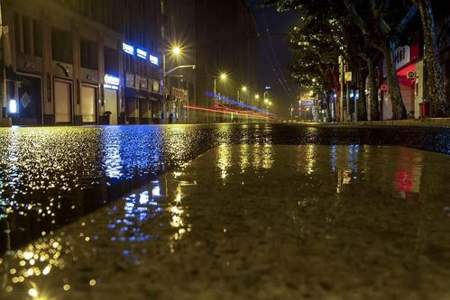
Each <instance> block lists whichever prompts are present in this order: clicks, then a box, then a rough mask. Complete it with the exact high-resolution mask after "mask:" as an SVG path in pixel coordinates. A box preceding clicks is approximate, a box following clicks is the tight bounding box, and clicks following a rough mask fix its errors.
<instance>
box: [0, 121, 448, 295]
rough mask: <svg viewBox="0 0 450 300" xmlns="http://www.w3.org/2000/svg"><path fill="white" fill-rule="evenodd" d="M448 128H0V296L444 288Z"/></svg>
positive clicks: (430, 291) (441, 291) (419, 291)
mask: <svg viewBox="0 0 450 300" xmlns="http://www.w3.org/2000/svg"><path fill="white" fill-rule="evenodd" d="M448 134H449V133H448V130H440V129H430V130H429V131H425V130H423V129H418V128H416V129H400V128H398V129H392V128H389V129H367V128H366V129H331V128H327V129H320V128H307V127H297V126H283V125H265V124H259V125H217V126H195V125H191V126H130V127H98V128H97V127H92V128H71V127H68V128H29V129H27V128H24V129H20V128H14V129H3V130H0V166H1V169H0V192H1V193H0V223H1V228H2V232H1V234H2V235H1V237H0V241H1V245H0V247H1V248H0V250H1V252H3V253H4V255H3V256H2V258H0V275H2V276H1V277H0V299H31V298H35V299H107V298H109V299H449V298H450V285H449V284H448V281H449V278H450V198H449V195H450V185H449V184H448V178H449V175H450V171H449V170H450V157H449V156H448V155H446V154H445V153H447V154H450V151H449V149H450V147H449V144H450V143H449V142H448V141H450V139H448ZM402 145H403V146H402ZM404 146H411V147H415V148H420V149H426V150H433V151H436V152H442V153H443V154H439V153H433V152H430V151H422V150H418V149H413V148H407V147H404ZM199 155H200V156H199ZM139 186H143V187H139ZM138 187H139V188H138ZM118 198H121V199H119V200H115V199H118Z"/></svg>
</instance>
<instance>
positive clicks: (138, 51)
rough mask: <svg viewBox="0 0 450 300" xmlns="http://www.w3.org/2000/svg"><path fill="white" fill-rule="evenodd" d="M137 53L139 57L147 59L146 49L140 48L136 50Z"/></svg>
mask: <svg viewBox="0 0 450 300" xmlns="http://www.w3.org/2000/svg"><path fill="white" fill-rule="evenodd" d="M136 54H137V56H138V57H139V58H142V59H147V51H144V50H142V49H139V48H138V49H137V50H136Z"/></svg>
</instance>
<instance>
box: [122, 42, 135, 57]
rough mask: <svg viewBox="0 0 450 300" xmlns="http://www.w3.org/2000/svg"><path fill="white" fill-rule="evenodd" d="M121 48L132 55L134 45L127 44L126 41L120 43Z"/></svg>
mask: <svg viewBox="0 0 450 300" xmlns="http://www.w3.org/2000/svg"><path fill="white" fill-rule="evenodd" d="M122 49H123V51H124V52H125V53H128V54H130V55H134V47H133V46H131V45H128V44H127V43H122Z"/></svg>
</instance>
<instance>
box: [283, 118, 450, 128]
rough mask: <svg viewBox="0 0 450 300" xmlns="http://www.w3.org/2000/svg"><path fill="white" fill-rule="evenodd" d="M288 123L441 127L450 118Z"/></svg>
mask: <svg viewBox="0 0 450 300" xmlns="http://www.w3.org/2000/svg"><path fill="white" fill-rule="evenodd" d="M289 123H290V124H301V125H307V126H321V127H384V126H394V127H399V126H400V127H443V128H450V118H433V119H425V120H388V121H359V122H342V123H319V122H304V121H294V122H289Z"/></svg>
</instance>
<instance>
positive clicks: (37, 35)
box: [33, 20, 43, 57]
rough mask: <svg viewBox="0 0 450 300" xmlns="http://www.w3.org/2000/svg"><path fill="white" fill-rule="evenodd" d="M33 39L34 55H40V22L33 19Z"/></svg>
mask: <svg viewBox="0 0 450 300" xmlns="http://www.w3.org/2000/svg"><path fill="white" fill-rule="evenodd" d="M33 37H34V38H33V41H34V47H33V48H34V55H35V56H39V57H42V48H43V40H42V25H41V22H39V21H36V20H33Z"/></svg>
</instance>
